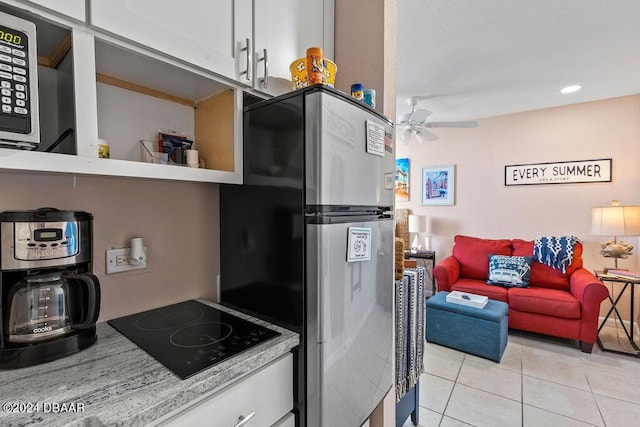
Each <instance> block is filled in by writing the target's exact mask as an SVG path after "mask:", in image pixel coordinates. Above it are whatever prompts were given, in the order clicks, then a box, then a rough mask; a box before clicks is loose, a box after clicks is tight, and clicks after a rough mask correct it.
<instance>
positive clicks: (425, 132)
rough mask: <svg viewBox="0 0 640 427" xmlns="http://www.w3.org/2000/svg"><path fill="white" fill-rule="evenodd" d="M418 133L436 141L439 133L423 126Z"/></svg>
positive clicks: (428, 139)
mask: <svg viewBox="0 0 640 427" xmlns="http://www.w3.org/2000/svg"><path fill="white" fill-rule="evenodd" d="M418 135H424V136H426V137H427V141H435V140H436V139H438V135H436V134H435V133H433V132H431V131H430V130H428V129H426V128H424V127H421V128H420V130H418Z"/></svg>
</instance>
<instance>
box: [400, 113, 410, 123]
mask: <svg viewBox="0 0 640 427" xmlns="http://www.w3.org/2000/svg"><path fill="white" fill-rule="evenodd" d="M410 118H411V113H405V114H401V115H400V117H399V118H398V123H408V122H409V119H410Z"/></svg>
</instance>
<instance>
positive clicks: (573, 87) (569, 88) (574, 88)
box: [560, 85, 582, 95]
mask: <svg viewBox="0 0 640 427" xmlns="http://www.w3.org/2000/svg"><path fill="white" fill-rule="evenodd" d="M580 89H582V86H580V85H571V86H566V87H563V88H562V89H560V93H562V94H564V95H566V94H568V93H573V92H577V91H579V90H580Z"/></svg>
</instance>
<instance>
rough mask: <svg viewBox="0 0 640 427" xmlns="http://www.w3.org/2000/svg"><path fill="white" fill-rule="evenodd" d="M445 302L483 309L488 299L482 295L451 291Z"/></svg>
mask: <svg viewBox="0 0 640 427" xmlns="http://www.w3.org/2000/svg"><path fill="white" fill-rule="evenodd" d="M447 302H450V303H453V304H461V305H466V306H469V307H475V308H484V307H485V306H486V305H487V302H489V298H487V297H485V296H484V295H476V294H470V293H468V292H458V291H453V292H450V293H449V294H448V295H447Z"/></svg>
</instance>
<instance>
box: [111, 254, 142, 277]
mask: <svg viewBox="0 0 640 427" xmlns="http://www.w3.org/2000/svg"><path fill="white" fill-rule="evenodd" d="M144 250H145V252H146V251H147V248H144ZM129 252H131V248H119V249H107V261H106V265H107V274H113V273H121V272H123V271H130V270H140V269H142V268H147V259H146V257H145V260H144V261H143V262H141V263H140V264H139V265H132V264H129V261H128V260H129ZM121 256H123V257H124V259H126V260H127V262H126V263H122V262H120V263H119V262H118V258H119V257H121Z"/></svg>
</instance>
